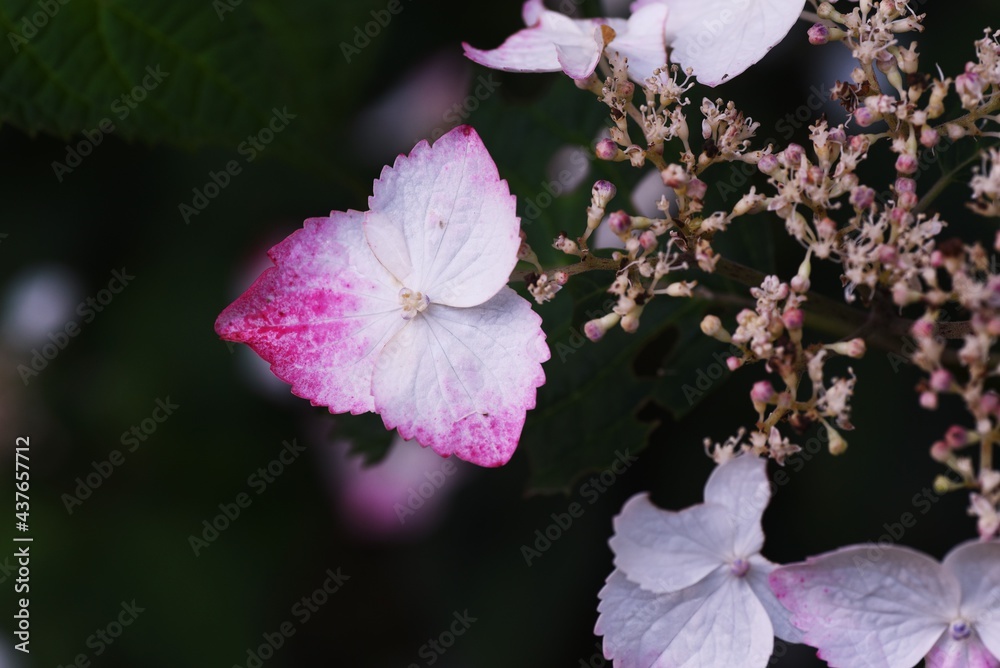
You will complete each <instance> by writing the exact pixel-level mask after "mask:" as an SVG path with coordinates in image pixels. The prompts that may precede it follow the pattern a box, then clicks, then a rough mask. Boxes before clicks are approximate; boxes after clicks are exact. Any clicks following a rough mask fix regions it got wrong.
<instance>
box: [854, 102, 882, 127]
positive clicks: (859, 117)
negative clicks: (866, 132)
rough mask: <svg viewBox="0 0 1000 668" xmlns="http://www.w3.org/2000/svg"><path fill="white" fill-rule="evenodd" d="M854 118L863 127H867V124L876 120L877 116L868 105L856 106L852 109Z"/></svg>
mask: <svg viewBox="0 0 1000 668" xmlns="http://www.w3.org/2000/svg"><path fill="white" fill-rule="evenodd" d="M854 120H855V121H856V122H857V124H858V125H860V126H861V127H863V128H867V127H868V126H869V125H871V124H872V123H874V122H875V121H877V120H878V118H877V117H876V116H875V114H873V113H872V112H871V111H870V110H869V109H868V107H858V108H857V109H855V110H854Z"/></svg>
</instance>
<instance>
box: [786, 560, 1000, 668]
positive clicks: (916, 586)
mask: <svg viewBox="0 0 1000 668" xmlns="http://www.w3.org/2000/svg"><path fill="white" fill-rule="evenodd" d="M770 582H771V587H772V588H773V590H774V592H775V594H777V596H778V599H779V600H780V601H781V602H782V604H783V605H784V606H785V607H787V608H788V609H789V610H790V611H791V612H792V623H793V624H795V625H796V626H798V627H799V628H800V629H802V630H803V631H804V632H805V636H804V640H803V641H804V642H805V643H807V644H809V645H812V646H813V647H816V648H817V649H818V650H819V657H820V658H821V659H823V660H825V661H826V662H827V663H828V664H829V665H830V666H832V667H833V668H838V667H844V668H911V667H912V666H915V665H917V663H918V662H919V661H920V660H921V659H922V658H923V659H926V662H927V663H926V665H927V668H997V666H1000V662H998V661H997V658H996V657H997V656H1000V543H998V542H988V543H987V542H981V541H975V542H968V543H964V544H962V545H960V546H958V547H956V548H955V549H954V550H952V551H951V552H950V553H948V555H947V556H946V557H945V558H944V562H943V563H939V562H937V561H935V560H934V559H931V558H930V557H928V556H927V555H925V554H922V553H920V552H917V551H915V550H911V549H909V548H906V547H899V546H896V545H886V546H883V545H875V544H870V545H853V546H851V547H845V548H841V549H839V550H835V551H833V552H828V553H826V554H822V555H819V556H817V557H811V558H810V559H808V560H807V561H806V562H805V563H801V564H791V565H788V566H781V567H779V568H778V569H777V570H775V571H774V573H772V574H771V577H770Z"/></svg>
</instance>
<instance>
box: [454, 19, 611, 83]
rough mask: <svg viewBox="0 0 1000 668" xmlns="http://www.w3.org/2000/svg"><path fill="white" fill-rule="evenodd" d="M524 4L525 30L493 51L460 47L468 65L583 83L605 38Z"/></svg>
mask: <svg viewBox="0 0 1000 668" xmlns="http://www.w3.org/2000/svg"><path fill="white" fill-rule="evenodd" d="M539 4H540V3H537V2H536V3H532V2H528V3H525V6H524V10H523V12H522V13H523V15H524V19H525V23H528V25H529V26H531V27H529V28H525V29H524V30H521V31H519V32H516V33H514V34H513V35H511V36H510V37H508V38H507V40H506V41H505V42H504V43H503V44H501V45H500V46H499V47H497V48H495V49H491V50H488V51H484V50H481V49H476V48H473V47H472V46H469V45H468V44H462V48H463V49H465V55H466V56H467V57H468V58H469V59H470V60H472V61H474V62H477V63H479V64H480V65H484V66H486V67H491V68H493V69H495V70H505V71H508V72H558V71H560V70H562V71H563V72H565V73H566V74H567V75H569V76H571V77H573V78H574V79H586V78H587V77H589V76H590V75H591V74H593V73H594V70H595V69H596V68H597V61H599V60H600V58H601V52H602V51H603V49H604V43H605V35H604V32H603V31H602V30H601V29H600V27H599V26H595V25H594V24H592V23H590V22H585V21H574V20H573V19H571V18H569V17H568V16H565V15H563V14H560V13H559V12H553V11H550V10H547V9H544V8H540V7H539V6H538V5H539Z"/></svg>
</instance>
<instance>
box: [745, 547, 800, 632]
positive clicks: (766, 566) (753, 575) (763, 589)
mask: <svg viewBox="0 0 1000 668" xmlns="http://www.w3.org/2000/svg"><path fill="white" fill-rule="evenodd" d="M777 567H778V565H777V564H773V563H771V562H770V561H768V560H767V559H765V558H764V557H762V556H760V555H756V556H753V557H750V570H749V571H747V574H746V575H745V576H744V579H745V580H746V581H747V584H749V585H750V588H751V589H752V590H753V593H754V594H755V595H756V596H757V598H758V599H759V600H760V603H761V605H763V606H764V609H765V610H766V611H767V616H768V617H770V619H771V626H773V627H774V635H776V636H778V637H779V638H781V639H782V640H784V641H786V642H790V643H800V642H802V631H801V630H799V629H797V628H795V627H794V626H793V625H792V622H791V613H789V612H788V609H787V608H785V606H783V605H781V603H779V602H778V597H777V596H775V595H774V592H773V591H772V590H771V585H770V584H769V583H768V580H767V579H768V576H770V575H771V573H772V572H773V571H774V569H775V568H777Z"/></svg>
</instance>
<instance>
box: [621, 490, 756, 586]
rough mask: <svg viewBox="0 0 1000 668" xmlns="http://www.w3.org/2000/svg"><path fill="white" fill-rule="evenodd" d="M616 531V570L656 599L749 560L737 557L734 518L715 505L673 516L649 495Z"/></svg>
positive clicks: (633, 503) (632, 503) (629, 507)
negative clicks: (734, 561)
mask: <svg viewBox="0 0 1000 668" xmlns="http://www.w3.org/2000/svg"><path fill="white" fill-rule="evenodd" d="M614 526H615V534H614V536H612V537H611V540H610V544H611V549H612V550H613V551H614V553H615V567H616V568H618V569H619V570H621V571H623V572H624V573H625V574H626V575H627V576H628V578H629V579H630V580H632V581H633V582H636V583H638V584H640V585H642V587H643V588H645V589H648V590H650V591H654V592H658V593H669V592H674V591H677V590H679V589H683V588H685V587H689V586H691V585H693V584H695V583H696V582H698V581H699V580H701V579H703V578H704V577H705V576H706V575H708V574H709V573H711V572H712V571H714V570H715V569H717V568H719V566H723V565H724V566H726V568H728V567H729V563H731V562H732V561H733V560H735V559H736V558H737V557H744V558H745V557H749V556H750V555H749V554H745V555H744V554H738V553H735V551H734V544H733V539H734V536H735V531H734V527H733V524H732V522H731V518H730V515H729V513H728V511H727V510H726V509H725V508H724V507H723V506H719V505H716V504H700V505H696V506H692V507H690V508H687V509H685V510H682V511H680V512H676V513H675V512H670V511H666V510H661V509H659V508H657V507H656V506H654V505H653V504H652V503H651V502H650V500H649V497H648V496H647V495H645V494H638V495H636V496H633V497H632V498H631V499H629V501H628V503H626V504H625V506H624V507H623V508H622V512H621V514H619V515H618V517H616V518H615V520H614ZM757 530H758V532H759V531H760V526H759V525H758V527H757ZM761 542H763V534H761Z"/></svg>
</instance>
